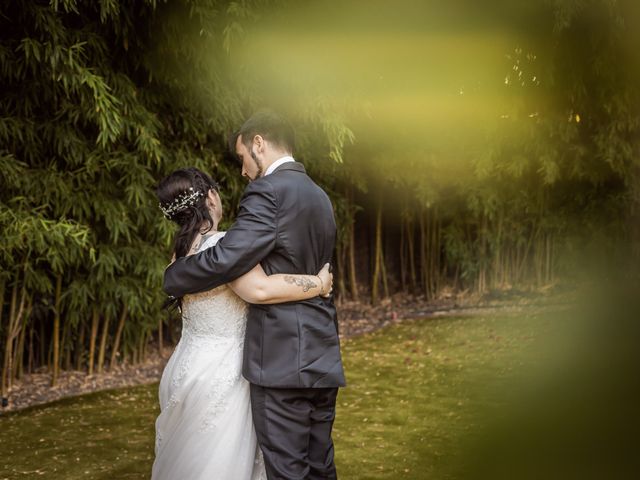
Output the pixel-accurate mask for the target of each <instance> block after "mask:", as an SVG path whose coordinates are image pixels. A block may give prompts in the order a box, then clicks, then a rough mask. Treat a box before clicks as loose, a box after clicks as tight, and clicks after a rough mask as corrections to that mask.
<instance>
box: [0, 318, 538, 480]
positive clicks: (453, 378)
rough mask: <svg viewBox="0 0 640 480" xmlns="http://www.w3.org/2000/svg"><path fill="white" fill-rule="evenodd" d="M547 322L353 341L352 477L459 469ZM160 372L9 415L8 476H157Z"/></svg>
mask: <svg viewBox="0 0 640 480" xmlns="http://www.w3.org/2000/svg"><path fill="white" fill-rule="evenodd" d="M538 323H539V322H538V321H537V320H536V318H535V317H525V316H524V315H522V316H502V317H475V318H452V319H436V320H422V321H415V322H408V323H405V324H402V325H397V326H393V327H388V328H385V329H383V330H380V331H378V332H375V333H373V334H369V335H366V336H363V337H359V338H355V339H352V340H349V341H346V342H344V344H343V354H344V360H345V368H346V373H347V382H348V384H349V385H348V387H347V388H345V389H342V390H341V391H340V394H339V396H338V409H337V418H336V423H335V425H334V440H335V444H336V463H337V466H338V472H339V475H340V478H342V479H348V480H349V479H357V480H361V479H398V478H407V479H416V478H438V479H445V478H456V477H457V476H458V474H459V470H460V468H461V465H462V464H461V461H460V460H461V458H462V455H463V451H464V445H465V444H466V443H467V442H468V441H469V439H471V438H473V435H474V432H476V431H478V430H479V429H480V428H481V427H482V424H483V422H484V418H485V417H484V416H483V415H484V414H483V413H482V412H487V411H496V410H499V408H500V404H501V402H503V395H502V392H503V391H504V389H505V388H508V382H509V381H510V379H512V378H514V376H516V375H517V374H518V372H519V370H520V368H521V367H520V365H521V364H522V359H523V358H524V356H523V352H524V351H525V350H526V349H527V348H528V346H529V345H530V344H532V341H531V339H532V338H533V336H534V335H533V334H534V332H535V331H536V326H535V325H537V324H538ZM157 414H158V406H157V384H154V385H149V386H141V387H135V388H128V389H124V390H114V391H108V392H100V393H95V394H91V395H85V396H82V397H76V398H72V399H66V400H62V401H59V402H55V403H53V404H50V405H45V406H40V407H35V408H31V409H27V410H24V411H21V412H16V413H13V414H9V415H4V416H2V417H0V445H1V446H2V447H1V448H2V455H1V460H0V479H5V478H6V479H21V478H38V477H40V476H42V477H43V478H47V479H50V478H54V479H55V478H61V479H74V478H96V479H102V478H105V479H107V478H109V479H129V478H130V479H134V478H135V479H142V478H149V476H150V471H151V464H152V463H153V444H154V422H155V417H156V415H157Z"/></svg>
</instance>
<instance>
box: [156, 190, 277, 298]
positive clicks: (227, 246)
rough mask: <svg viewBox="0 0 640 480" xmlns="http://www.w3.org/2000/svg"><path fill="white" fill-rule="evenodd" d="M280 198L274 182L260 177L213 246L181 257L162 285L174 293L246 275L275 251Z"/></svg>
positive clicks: (208, 287) (181, 292) (229, 280)
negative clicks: (274, 187) (234, 217)
mask: <svg viewBox="0 0 640 480" xmlns="http://www.w3.org/2000/svg"><path fill="white" fill-rule="evenodd" d="M276 214H277V201H276V195H275V192H274V190H273V186H272V185H271V184H270V183H269V182H267V181H261V180H256V181H254V182H252V183H250V184H249V186H248V187H247V188H246V190H245V192H244V195H243V197H242V200H241V201H240V213H239V214H238V218H237V219H236V221H235V223H234V224H233V226H232V227H231V228H230V229H229V230H228V231H227V233H226V235H225V236H224V237H223V238H222V239H221V240H220V241H219V242H218V243H217V244H216V245H215V246H213V247H211V248H208V249H206V250H204V251H202V252H200V253H196V254H195V255H189V256H187V257H181V258H178V259H177V260H176V261H175V262H173V263H172V264H171V265H169V266H168V267H167V268H166V270H165V271H164V284H163V287H162V289H163V290H164V291H165V292H166V293H168V294H169V295H173V296H174V297H182V296H183V295H185V294H187V293H196V292H202V291H205V290H210V289H212V288H215V287H218V286H220V285H223V284H225V283H229V282H231V281H233V280H235V279H236V278H238V277H239V276H241V275H244V274H245V273H247V272H248V271H249V270H251V269H252V268H253V267H255V266H256V265H257V264H258V263H260V261H261V260H262V259H263V258H264V257H265V256H266V255H267V254H268V253H269V252H270V251H271V250H273V247H274V245H275V241H276V226H277V224H276V221H277V219H276Z"/></svg>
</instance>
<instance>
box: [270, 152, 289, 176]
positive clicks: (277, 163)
mask: <svg viewBox="0 0 640 480" xmlns="http://www.w3.org/2000/svg"><path fill="white" fill-rule="evenodd" d="M287 162H295V160H294V159H293V157H292V156H291V155H286V156H284V157H282V158H279V159H278V160H276V161H275V162H273V163H272V164H271V165H269V168H267V171H266V172H264V175H263V176H264V177H266V176H267V175H269V174H271V173H273V171H274V170H275V169H276V168H278V167H279V166H280V165H282V164H283V163H287Z"/></svg>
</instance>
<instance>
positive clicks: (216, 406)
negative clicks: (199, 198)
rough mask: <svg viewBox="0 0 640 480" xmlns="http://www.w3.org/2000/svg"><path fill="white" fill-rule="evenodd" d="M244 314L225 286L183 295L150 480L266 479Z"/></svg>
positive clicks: (162, 389)
mask: <svg viewBox="0 0 640 480" xmlns="http://www.w3.org/2000/svg"><path fill="white" fill-rule="evenodd" d="M223 235H224V232H219V233H217V234H214V235H213V236H211V237H210V238H208V239H207V240H206V241H205V242H204V244H203V245H201V246H200V248H199V249H198V251H202V250H204V249H206V248H209V247H210V246H212V245H215V243H216V242H217V241H218V240H219V239H220V238H222V236H223ZM246 313H247V304H246V303H245V302H244V301H243V300H242V299H240V298H239V297H238V296H237V295H236V294H235V293H234V292H233V291H232V290H231V289H230V288H229V287H228V286H226V285H222V286H220V287H217V288H214V289H213V290H209V291H206V292H201V293H196V294H191V295H185V296H184V297H183V301H182V338H181V339H180V342H178V345H177V346H176V348H175V351H174V352H173V354H172V355H171V358H170V359H169V361H168V363H167V365H166V367H165V369H164V371H163V373H162V379H161V381H160V389H159V390H160V391H159V397H160V411H161V413H160V415H159V416H158V418H157V420H156V443H155V454H156V457H155V461H154V463H153V469H152V475H151V478H152V480H192V479H206V480H259V479H260V480H261V479H266V478H267V477H266V474H265V470H264V462H263V459H262V452H261V451H260V448H259V447H258V445H257V441H256V434H255V430H254V427H253V421H252V418H251V405H250V398H249V383H248V382H247V381H246V380H245V379H244V378H243V377H242V375H241V369H242V347H243V342H244V333H245V323H246V320H247V315H246Z"/></svg>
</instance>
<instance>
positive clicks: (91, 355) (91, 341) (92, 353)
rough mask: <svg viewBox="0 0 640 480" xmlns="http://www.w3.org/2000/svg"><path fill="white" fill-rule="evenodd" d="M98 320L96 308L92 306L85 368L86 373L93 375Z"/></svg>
mask: <svg viewBox="0 0 640 480" xmlns="http://www.w3.org/2000/svg"><path fill="white" fill-rule="evenodd" d="M99 321H100V316H99V315H98V309H97V308H95V307H94V308H93V313H92V315H91V335H90V337H89V358H88V360H89V366H88V369H87V375H93V364H94V358H95V352H96V338H97V336H98V322H99Z"/></svg>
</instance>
